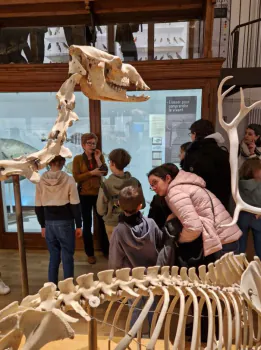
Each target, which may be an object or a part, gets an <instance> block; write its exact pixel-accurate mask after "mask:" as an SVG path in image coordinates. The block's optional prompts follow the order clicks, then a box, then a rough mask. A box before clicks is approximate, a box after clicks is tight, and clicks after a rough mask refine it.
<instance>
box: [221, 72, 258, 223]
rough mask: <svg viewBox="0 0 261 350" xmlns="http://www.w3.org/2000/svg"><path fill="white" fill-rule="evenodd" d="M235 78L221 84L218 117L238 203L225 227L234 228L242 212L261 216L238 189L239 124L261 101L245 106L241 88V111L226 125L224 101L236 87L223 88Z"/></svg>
mask: <svg viewBox="0 0 261 350" xmlns="http://www.w3.org/2000/svg"><path fill="white" fill-rule="evenodd" d="M231 78H233V77H232V76H229V77H226V78H224V79H223V80H222V81H221V83H220V84H219V88H218V93H217V96H218V117H219V123H220V125H221V126H222V128H223V129H224V130H226V132H227V134H228V138H229V144H230V152H229V161H230V167H231V189H232V195H233V198H234V201H235V203H236V208H235V211H234V215H233V220H232V222H231V223H230V224H227V225H223V226H232V225H234V224H236V223H237V220H238V216H239V213H240V211H241V210H244V211H247V212H250V213H254V214H259V215H260V214H261V208H256V207H253V206H252V205H249V204H247V203H246V202H244V201H243V199H242V198H241V196H240V193H239V189H238V146H239V139H238V130H237V127H238V124H239V123H240V122H241V121H242V119H243V118H244V117H245V116H246V115H247V114H248V113H249V112H250V111H251V110H252V109H253V108H255V107H257V106H258V105H260V104H261V101H257V102H255V103H253V104H252V105H251V106H249V107H247V106H246V105H245V98H244V92H243V89H242V88H240V98H241V102H240V110H239V112H238V114H237V115H236V117H235V118H234V119H233V120H232V122H231V123H226V122H225V121H224V119H223V107H222V104H223V100H224V98H225V97H226V95H227V94H228V93H229V92H230V91H231V90H232V89H233V88H234V87H235V86H232V87H230V88H229V89H228V90H227V91H225V92H223V94H222V88H223V86H224V84H225V83H226V81H227V80H229V79H231Z"/></svg>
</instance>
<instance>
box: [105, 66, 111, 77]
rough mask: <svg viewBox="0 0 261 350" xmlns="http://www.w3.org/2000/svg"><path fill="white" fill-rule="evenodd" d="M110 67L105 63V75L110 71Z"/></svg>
mask: <svg viewBox="0 0 261 350" xmlns="http://www.w3.org/2000/svg"><path fill="white" fill-rule="evenodd" d="M110 70H111V69H110V67H109V66H108V65H107V64H106V65H105V67H104V73H105V75H107V74H109V73H110Z"/></svg>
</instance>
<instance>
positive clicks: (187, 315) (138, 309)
mask: <svg viewBox="0 0 261 350" xmlns="http://www.w3.org/2000/svg"><path fill="white" fill-rule="evenodd" d="M116 303H119V304H124V303H123V302H122V301H120V300H116ZM124 306H128V307H129V305H127V304H124ZM133 310H137V311H142V310H143V309H140V308H138V307H134V308H133ZM148 313H153V314H160V311H158V312H156V311H150V310H149V311H148ZM166 315H177V316H179V315H180V313H179V312H166ZM184 316H186V317H194V315H190V314H184ZM201 317H202V318H208V317H209V316H208V315H202V314H201ZM213 317H217V318H218V315H216V316H213Z"/></svg>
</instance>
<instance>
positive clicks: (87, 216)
mask: <svg viewBox="0 0 261 350" xmlns="http://www.w3.org/2000/svg"><path fill="white" fill-rule="evenodd" d="M97 198H98V196H81V195H80V201H81V210H82V221H83V235H82V236H83V243H84V250H85V253H86V255H88V256H94V247H93V234H92V212H93V215H94V217H96V219H97V220H96V221H97V225H98V237H99V241H100V245H101V250H102V252H103V254H104V255H105V256H107V255H108V253H109V241H108V237H107V234H106V231H105V226H104V221H103V219H102V217H101V216H100V215H99V214H98V213H97V210H96V202H97Z"/></svg>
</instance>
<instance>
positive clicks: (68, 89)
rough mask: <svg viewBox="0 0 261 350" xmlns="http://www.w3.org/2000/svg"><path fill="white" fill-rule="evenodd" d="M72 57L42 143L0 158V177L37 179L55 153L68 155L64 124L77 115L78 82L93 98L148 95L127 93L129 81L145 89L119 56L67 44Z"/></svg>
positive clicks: (140, 98)
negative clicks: (29, 150) (17, 154)
mask: <svg viewBox="0 0 261 350" xmlns="http://www.w3.org/2000/svg"><path fill="white" fill-rule="evenodd" d="M70 54H71V57H72V61H71V62H70V63H69V73H70V74H71V76H70V78H69V79H67V80H66V81H65V82H64V83H63V84H62V86H61V88H60V90H59V91H58V93H57V95H56V97H57V99H58V102H59V103H58V110H59V112H58V117H57V119H56V121H55V124H54V126H53V128H52V130H51V132H50V134H49V136H48V141H47V144H46V145H45V147H44V148H43V149H42V150H40V151H38V152H35V153H31V154H29V155H27V156H21V157H19V158H14V159H12V160H0V181H3V180H6V179H7V178H8V177H9V176H11V175H23V176H25V177H27V178H28V179H29V180H30V181H32V182H34V183H37V182H39V181H40V175H39V173H38V170H40V169H43V168H44V167H46V165H47V164H48V163H49V162H50V161H51V160H52V159H53V158H54V157H55V156H57V155H59V154H60V155H61V156H63V157H65V158H66V157H68V158H70V157H72V153H71V151H70V150H69V149H68V148H66V147H64V146H63V144H64V142H65V141H66V133H67V129H68V127H70V126H72V124H73V122H74V121H77V120H78V119H79V118H78V116H77V114H76V113H74V112H73V109H74V107H75V95H74V93H73V92H74V88H75V85H76V84H80V86H81V90H82V92H83V93H84V94H85V95H86V96H87V97H89V98H91V99H95V100H106V101H121V102H141V101H146V100H148V99H149V97H148V96H146V97H145V96H138V97H137V96H132V97H131V96H127V95H126V90H127V88H128V87H129V86H130V83H133V84H135V86H136V88H137V89H140V90H149V88H148V86H147V85H146V84H145V83H144V81H143V80H142V78H141V77H140V75H139V73H138V72H137V71H136V69H135V68H134V67H132V66H131V65H129V64H123V63H122V62H121V60H120V58H119V57H116V56H112V55H109V54H107V53H105V52H103V51H100V50H97V49H95V48H93V47H90V46H71V47H70Z"/></svg>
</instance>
